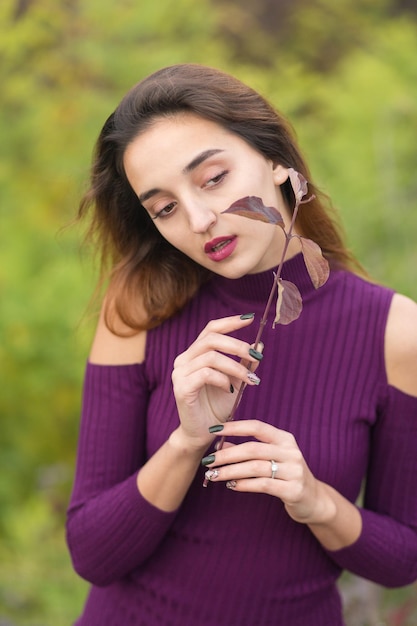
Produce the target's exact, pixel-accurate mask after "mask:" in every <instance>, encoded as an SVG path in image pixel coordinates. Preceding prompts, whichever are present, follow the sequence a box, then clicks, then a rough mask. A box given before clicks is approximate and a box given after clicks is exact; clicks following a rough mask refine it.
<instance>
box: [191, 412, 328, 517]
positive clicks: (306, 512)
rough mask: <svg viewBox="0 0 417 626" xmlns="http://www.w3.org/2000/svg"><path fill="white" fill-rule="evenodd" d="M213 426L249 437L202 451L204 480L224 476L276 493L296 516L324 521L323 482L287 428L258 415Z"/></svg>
mask: <svg viewBox="0 0 417 626" xmlns="http://www.w3.org/2000/svg"><path fill="white" fill-rule="evenodd" d="M219 428H221V427H219V426H216V432H218V434H219V435H221V436H225V437H227V438H228V439H229V438H230V437H253V438H254V439H255V441H253V440H252V441H247V442H245V443H241V444H238V445H232V446H227V447H225V448H223V449H221V450H218V451H217V452H215V453H214V454H213V455H210V456H209V457H205V459H203V465H205V466H206V467H207V468H208V471H207V472H206V478H208V479H209V480H210V482H226V485H227V487H229V488H230V489H232V490H233V491H241V492H255V493H267V494H269V495H271V496H276V497H277V498H280V499H281V500H282V502H283V503H284V505H285V508H286V510H287V512H288V514H289V515H290V516H291V517H292V519H294V520H295V521H297V522H300V523H303V524H322V523H325V522H326V519H327V517H328V516H329V515H331V512H332V511H333V506H332V501H331V498H329V494H328V492H327V489H326V485H325V484H324V483H322V482H321V481H319V480H317V479H316V478H315V477H314V476H313V474H312V472H311V471H310V469H309V467H308V465H307V463H306V461H305V459H304V457H303V454H302V453H301V450H300V448H299V447H298V445H297V442H296V440H295V437H294V436H293V435H292V434H291V433H289V432H287V431H284V430H280V429H278V428H275V427H274V426H271V425H270V424H266V423H265V422H261V421H259V420H244V421H232V422H226V423H225V424H224V426H223V429H222V430H221V431H219ZM213 457H214V459H213ZM273 462H274V463H273ZM275 464H276V466H277V469H276V471H275V472H274V475H273V469H274V465H275Z"/></svg>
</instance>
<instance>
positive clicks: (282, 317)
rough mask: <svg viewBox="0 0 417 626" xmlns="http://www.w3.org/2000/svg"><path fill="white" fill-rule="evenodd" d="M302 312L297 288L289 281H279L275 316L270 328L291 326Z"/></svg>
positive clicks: (301, 303)
mask: <svg viewBox="0 0 417 626" xmlns="http://www.w3.org/2000/svg"><path fill="white" fill-rule="evenodd" d="M302 310H303V301H302V298H301V294H300V292H299V291H298V287H297V286H296V285H294V283H291V282H290V281H289V280H282V279H279V281H278V298H277V306H276V315H275V320H274V323H273V326H272V327H273V328H275V324H284V325H287V324H291V322H293V321H294V320H296V319H297V318H299V317H300V315H301V311H302Z"/></svg>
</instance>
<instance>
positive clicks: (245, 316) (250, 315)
mask: <svg viewBox="0 0 417 626" xmlns="http://www.w3.org/2000/svg"><path fill="white" fill-rule="evenodd" d="M253 317H255V313H244V314H243V315H241V316H240V319H241V320H251V319H252V318H253Z"/></svg>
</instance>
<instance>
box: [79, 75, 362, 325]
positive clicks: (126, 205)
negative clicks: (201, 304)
mask: <svg viewBox="0 0 417 626" xmlns="http://www.w3.org/2000/svg"><path fill="white" fill-rule="evenodd" d="M187 111H188V112H191V113H194V114H196V115H199V116H200V117H202V118H205V119H207V120H211V121H213V122H216V123H217V124H219V125H221V126H223V127H224V128H226V129H227V130H229V131H231V132H233V133H235V134H236V135H239V136H240V137H241V138H242V139H244V140H245V141H246V142H247V143H248V144H250V145H251V146H252V147H253V148H255V149H256V150H258V151H259V152H260V153H261V154H263V155H264V156H265V157H266V158H267V159H270V160H271V161H273V162H274V163H276V164H277V163H280V164H281V165H283V166H284V167H292V168H294V169H295V170H297V171H298V172H300V173H301V174H303V176H304V177H305V178H306V179H307V180H308V181H309V192H310V193H313V194H315V199H314V200H313V201H311V202H310V203H308V204H307V205H302V206H301V207H300V211H299V214H298V216H297V226H298V229H299V230H300V232H301V233H302V234H303V235H304V236H305V237H309V238H310V239H313V240H314V241H315V242H316V243H318V244H319V246H320V247H321V249H322V251H323V254H324V255H325V256H326V257H327V258H328V260H329V261H330V263H331V265H332V266H337V267H342V268H346V269H351V270H352V269H359V264H358V263H357V262H356V260H355V259H354V257H353V256H352V255H351V253H350V252H349V251H348V250H347V248H346V245H345V243H344V239H343V236H342V234H341V231H340V227H339V226H338V225H337V222H336V220H335V215H334V214H333V213H332V209H331V207H330V204H329V203H328V202H327V199H326V197H325V196H324V195H323V194H321V193H320V192H319V190H318V189H317V188H316V187H315V186H314V184H313V183H312V182H311V176H310V173H309V170H308V167H307V165H306V163H305V161H304V159H303V157H302V155H301V153H300V150H299V148H298V146H297V143H296V140H295V138H294V135H293V132H292V129H291V127H290V125H289V124H288V122H287V121H286V120H285V119H284V118H283V117H282V116H281V115H280V114H279V113H278V112H277V111H276V110H274V108H273V107H272V106H271V105H270V104H269V103H268V102H267V101H266V100H265V99H264V98H263V97H262V96H261V95H260V94H258V93H257V92H256V91H254V90H253V89H251V88H250V87H248V86H246V85H245V84H243V83H241V82H240V81H239V80H238V79H236V78H234V77H232V76H230V75H228V74H225V73H223V72H221V71H219V70H216V69H213V68H209V67H205V66H201V65H194V64H184V65H174V66H171V67H167V68H164V69H161V70H159V71H157V72H155V73H154V74H152V75H150V76H148V77H147V78H145V79H144V80H142V81H141V82H140V83H138V84H137V85H135V86H134V87H133V88H132V89H131V90H130V91H129V92H128V93H127V94H126V96H125V97H124V98H123V100H122V101H121V103H120V104H119V106H118V107H117V109H116V110H115V111H114V113H112V114H111V115H110V117H109V118H108V119H107V121H106V123H105V124H104V127H103V129H102V131H101V133H100V135H99V138H98V141H97V144H96V148H95V156H94V161H93V166H92V173H91V185H90V188H89V190H88V191H87V193H86V194H85V195H84V197H83V199H82V201H81V203H80V209H79V217H80V218H81V217H84V216H85V215H86V214H87V213H90V212H91V213H92V215H91V222H90V227H89V231H88V238H90V239H92V240H93V241H94V242H95V243H97V244H98V247H99V250H100V252H101V277H102V279H103V277H106V276H107V277H109V278H110V280H109V289H108V297H107V314H106V323H107V324H108V325H109V327H111V328H112V326H113V324H112V322H111V316H110V314H109V311H110V310H111V311H113V312H116V313H117V315H118V317H119V318H120V319H121V320H122V322H124V323H125V324H126V325H127V326H128V327H130V328H132V330H139V329H140V328H151V327H153V326H156V325H158V324H160V323H161V322H162V321H164V320H165V319H167V318H169V317H171V316H172V315H173V314H174V313H175V312H177V311H178V310H180V309H181V308H182V307H183V306H184V304H185V303H186V302H187V301H188V300H189V299H190V298H192V296H193V295H194V294H195V293H196V290H197V289H198V288H199V286H200V285H201V284H202V282H203V281H204V280H205V279H206V278H207V275H208V272H207V270H205V269H204V268H202V267H200V266H199V265H198V264H196V263H195V262H194V261H192V260H191V259H189V258H188V257H186V256H185V255H184V254H182V253H181V252H180V251H178V250H177V249H176V248H174V247H173V246H172V245H171V244H170V243H169V242H167V241H166V240H165V239H164V238H163V237H162V236H161V234H160V233H159V231H158V230H157V228H156V227H155V225H154V223H153V221H152V220H151V218H150V217H149V215H148V213H147V212H146V211H145V210H144V208H143V207H142V205H141V204H140V202H139V200H138V198H137V196H136V194H135V193H134V191H133V190H132V188H131V186H130V184H129V182H128V180H127V177H126V174H125V171H124V167H123V156H124V153H125V150H126V148H127V146H128V145H129V144H130V143H131V142H132V141H133V140H134V139H135V138H136V137H137V136H138V135H139V134H140V133H141V132H143V131H144V130H146V129H147V128H149V127H150V125H151V124H152V122H153V121H154V120H155V118H156V117H161V116H166V115H172V114H175V113H177V112H187ZM282 191H283V195H284V198H285V199H286V201H287V203H288V206H289V208H290V210H291V208H292V206H293V196H292V190H291V186H290V184H289V182H287V183H285V184H284V185H283V186H282ZM225 208H227V207H225ZM138 302H141V303H142V306H141V307H139V306H138ZM143 307H144V310H145V311H146V319H144V318H143V314H142V315H140V313H139V311H143ZM112 329H113V328H112Z"/></svg>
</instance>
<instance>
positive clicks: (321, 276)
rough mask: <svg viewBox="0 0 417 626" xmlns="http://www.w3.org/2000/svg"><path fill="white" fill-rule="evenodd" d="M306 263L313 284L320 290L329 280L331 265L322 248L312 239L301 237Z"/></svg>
mask: <svg viewBox="0 0 417 626" xmlns="http://www.w3.org/2000/svg"><path fill="white" fill-rule="evenodd" d="M300 241H301V247H302V252H303V256H304V263H305V264H306V268H307V271H308V273H309V275H310V278H311V282H312V283H313V285H314V287H315V288H316V289H318V288H319V287H321V286H322V285H324V283H325V282H326V281H327V279H328V278H329V273H330V269H329V263H328V261H327V259H325V258H324V256H323V255H322V253H321V248H320V246H318V245H317V244H316V243H315V242H314V241H312V240H311V239H305V238H304V237H300Z"/></svg>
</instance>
